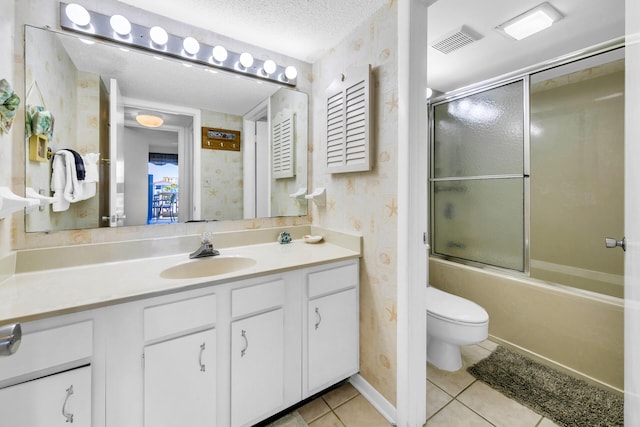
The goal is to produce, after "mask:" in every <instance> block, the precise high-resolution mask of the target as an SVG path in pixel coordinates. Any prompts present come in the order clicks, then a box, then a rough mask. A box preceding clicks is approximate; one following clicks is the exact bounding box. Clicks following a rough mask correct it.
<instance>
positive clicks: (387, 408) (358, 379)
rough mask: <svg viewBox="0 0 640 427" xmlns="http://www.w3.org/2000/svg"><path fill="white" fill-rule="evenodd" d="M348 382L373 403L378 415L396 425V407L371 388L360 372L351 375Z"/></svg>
mask: <svg viewBox="0 0 640 427" xmlns="http://www.w3.org/2000/svg"><path fill="white" fill-rule="evenodd" d="M349 382H351V385H353V386H354V387H355V388H356V390H358V391H359V392H360V394H361V395H362V396H364V398H365V399H367V400H368V401H369V403H371V405H373V407H374V408H376V410H377V411H378V412H380V415H382V416H383V417H384V418H385V419H386V420H387V421H389V422H390V423H391V424H393V425H396V417H397V416H396V407H395V406H393V405H392V404H391V403H390V402H389V401H388V400H387V399H385V397H384V396H383V395H382V394H380V392H379V391H378V390H376V389H375V388H373V386H372V385H371V384H369V383H368V382H367V380H365V379H364V378H362V376H360V374H355V375H352V376H351V377H350V378H349Z"/></svg>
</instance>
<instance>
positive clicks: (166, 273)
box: [160, 256, 256, 279]
mask: <svg viewBox="0 0 640 427" xmlns="http://www.w3.org/2000/svg"><path fill="white" fill-rule="evenodd" d="M255 264H256V260H255V259H253V258H245V257H239V256H215V257H208V258H199V259H194V260H191V261H187V262H184V263H182V264H178V265H174V266H173V267H169V268H167V269H166V270H163V271H162V272H161V273H160V277H163V278H165V279H195V278H198V277H207V276H215V275H218V274H225V273H233V272H234V271H238V270H243V269H245V268H249V267H252V266H254V265H255Z"/></svg>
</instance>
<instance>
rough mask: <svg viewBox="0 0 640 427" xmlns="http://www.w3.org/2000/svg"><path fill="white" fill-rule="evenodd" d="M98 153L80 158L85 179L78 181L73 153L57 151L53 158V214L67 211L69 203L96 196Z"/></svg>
mask: <svg viewBox="0 0 640 427" xmlns="http://www.w3.org/2000/svg"><path fill="white" fill-rule="evenodd" d="M99 157H100V154H99V153H88V154H85V155H84V156H82V160H83V161H84V164H85V179H84V180H82V181H78V175H77V173H76V162H75V157H74V156H73V153H72V152H71V151H68V150H58V151H57V152H56V155H55V156H54V158H53V174H52V176H51V189H52V190H53V191H54V194H53V197H54V199H55V200H54V202H53V204H52V209H53V211H54V212H62V211H66V210H67V209H69V206H70V203H76V202H80V201H82V200H87V199H90V198H91V197H94V196H95V195H96V182H97V181H98V176H99V175H98V158H99Z"/></svg>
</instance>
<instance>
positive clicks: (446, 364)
mask: <svg viewBox="0 0 640 427" xmlns="http://www.w3.org/2000/svg"><path fill="white" fill-rule="evenodd" d="M427 361H428V362H430V363H431V364H432V365H434V366H435V367H436V368H438V369H442V370H443V371H457V370H458V369H460V368H462V356H461V354H460V346H458V345H454V344H450V343H447V342H444V341H440V340H437V339H433V338H429V339H428V340H427Z"/></svg>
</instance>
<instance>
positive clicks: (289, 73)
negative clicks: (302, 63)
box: [284, 65, 298, 80]
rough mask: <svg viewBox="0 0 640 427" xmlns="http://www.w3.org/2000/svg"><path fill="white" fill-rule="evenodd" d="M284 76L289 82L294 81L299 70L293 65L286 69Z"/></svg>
mask: <svg viewBox="0 0 640 427" xmlns="http://www.w3.org/2000/svg"><path fill="white" fill-rule="evenodd" d="M284 76H285V77H286V78H287V79H289V80H293V79H295V78H296V77H298V70H297V69H296V67H294V66H293V65H289V66H288V67H287V68H285V69H284Z"/></svg>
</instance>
